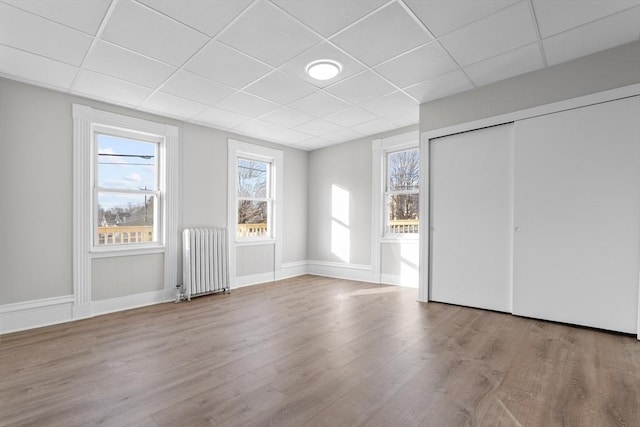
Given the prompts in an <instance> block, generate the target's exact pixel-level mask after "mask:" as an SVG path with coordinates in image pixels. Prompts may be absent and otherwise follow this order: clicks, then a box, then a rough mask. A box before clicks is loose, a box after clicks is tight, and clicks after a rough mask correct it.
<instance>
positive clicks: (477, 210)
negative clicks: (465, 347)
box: [429, 124, 513, 312]
mask: <svg viewBox="0 0 640 427" xmlns="http://www.w3.org/2000/svg"><path fill="white" fill-rule="evenodd" d="M429 144H430V196H431V201H430V206H431V218H430V221H431V226H432V230H431V238H432V240H431V251H430V254H431V282H430V283H431V287H430V292H431V295H430V299H431V300H433V301H440V302H447V303H451V304H459V305H466V306H471V307H479V308H487V309H491V310H499V311H506V312H511V289H512V253H513V124H506V125H502V126H495V127H491V128H486V129H479V130H476V131H472V132H466V133H462V134H458V135H452V136H448V137H443V138H438V139H435V140H433V141H431V142H430V143H429Z"/></svg>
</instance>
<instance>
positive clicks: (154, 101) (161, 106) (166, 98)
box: [140, 92, 207, 119]
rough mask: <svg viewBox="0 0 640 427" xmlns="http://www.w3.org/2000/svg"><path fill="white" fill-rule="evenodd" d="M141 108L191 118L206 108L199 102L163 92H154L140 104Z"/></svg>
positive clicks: (171, 115)
mask: <svg viewBox="0 0 640 427" xmlns="http://www.w3.org/2000/svg"><path fill="white" fill-rule="evenodd" d="M140 107H141V108H144V109H147V110H152V111H157V112H160V113H163V114H167V115H168V116H170V117H178V118H185V119H188V118H191V117H194V116H195V115H197V114H198V113H200V112H202V111H204V110H206V109H207V106H206V105H204V104H201V103H199V102H194V101H190V100H188V99H184V98H181V97H179V96H175V95H171V94H170V93H165V92H156V93H154V94H153V95H151V96H150V97H149V98H147V99H145V100H144V102H142V103H141V104H140Z"/></svg>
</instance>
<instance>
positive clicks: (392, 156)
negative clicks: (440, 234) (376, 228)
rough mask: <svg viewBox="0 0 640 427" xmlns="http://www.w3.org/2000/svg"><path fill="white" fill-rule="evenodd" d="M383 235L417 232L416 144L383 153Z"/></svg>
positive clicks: (414, 234) (418, 193) (418, 184)
mask: <svg viewBox="0 0 640 427" xmlns="http://www.w3.org/2000/svg"><path fill="white" fill-rule="evenodd" d="M384 198H385V215H384V230H385V235H390V236H393V235H413V236H416V237H417V235H418V229H419V215H420V204H419V202H420V155H419V150H418V148H411V149H405V150H400V151H388V152H386V153H385V193H384Z"/></svg>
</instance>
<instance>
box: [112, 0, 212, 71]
mask: <svg viewBox="0 0 640 427" xmlns="http://www.w3.org/2000/svg"><path fill="white" fill-rule="evenodd" d="M102 38H103V39H105V40H107V41H110V42H112V43H115V44H117V45H120V46H124V47H126V48H128V49H131V50H133V51H136V52H140V53H142V54H144V55H147V56H151V57H152V58H156V59H158V60H160V61H163V62H166V63H167V64H171V65H182V64H183V63H184V62H185V61H186V60H187V59H189V57H191V56H192V55H193V54H194V53H195V52H196V51H197V50H198V49H200V48H201V47H202V46H203V45H204V44H205V43H206V42H207V41H208V40H209V38H208V37H207V36H205V35H203V34H201V33H199V32H197V31H195V30H193V29H191V28H189V27H187V26H186V25H183V24H181V23H179V22H176V21H174V20H172V19H169V18H167V17H166V16H164V15H162V14H160V13H158V12H155V11H152V10H150V9H148V8H146V7H145V6H142V5H140V4H138V3H134V2H133V1H131V0H120V1H119V2H118V4H117V5H116V7H115V10H114V11H113V14H112V15H111V18H110V19H109V22H108V23H107V25H106V27H105V29H104V31H103V33H102Z"/></svg>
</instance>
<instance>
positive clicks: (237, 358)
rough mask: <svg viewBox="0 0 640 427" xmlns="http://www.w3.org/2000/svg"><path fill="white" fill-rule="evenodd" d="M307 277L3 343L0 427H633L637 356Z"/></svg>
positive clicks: (633, 349) (604, 341)
mask: <svg viewBox="0 0 640 427" xmlns="http://www.w3.org/2000/svg"><path fill="white" fill-rule="evenodd" d="M416 296H417V295H416V290H413V289H406V288H399V287H393V286H380V285H373V284H368V283H360V282H352V281H346V280H337V279H328V278H321V277H315V276H302V277H298V278H293V279H288V280H283V281H279V282H276V283H273V284H267V285H259V286H253V287H248V288H242V289H238V290H234V291H233V292H232V293H231V294H230V295H222V294H218V295H213V296H207V297H201V298H197V299H194V300H193V301H192V302H190V303H187V302H184V303H181V304H173V303H167V304H160V305H155V306H150V307H144V308H140V309H136V310H130V311H126V312H121V313H114V314H109V315H104V316H99V317H95V318H92V319H87V320H82V321H78V322H73V323H67V324H63V325H56V326H51V327H47V328H41V329H36V330H31V331H25V332H19V333H14V334H8V335H4V336H2V337H0V425H3V426H23V425H25V426H26V425H41V426H88V425H104V426H201V425H215V426H227V425H228V426H360V425H363V426H418V425H425V426H457V425H486V426H556V425H557V426H581V427H582V426H640V342H638V341H637V340H636V339H635V338H634V337H629V336H623V335H616V334H610V333H605V332H600V331H594V330H588V329H582V328H574V327H570V326H565V325H558V324H554V323H549V322H542V321H536V320H531V319H525V318H518V317H514V316H510V315H506V314H500V313H494V312H489V311H483V310H476V309H471V308H464V307H456V306H450V305H445V304H438V303H428V304H421V303H418V302H416V301H415V298H416Z"/></svg>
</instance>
